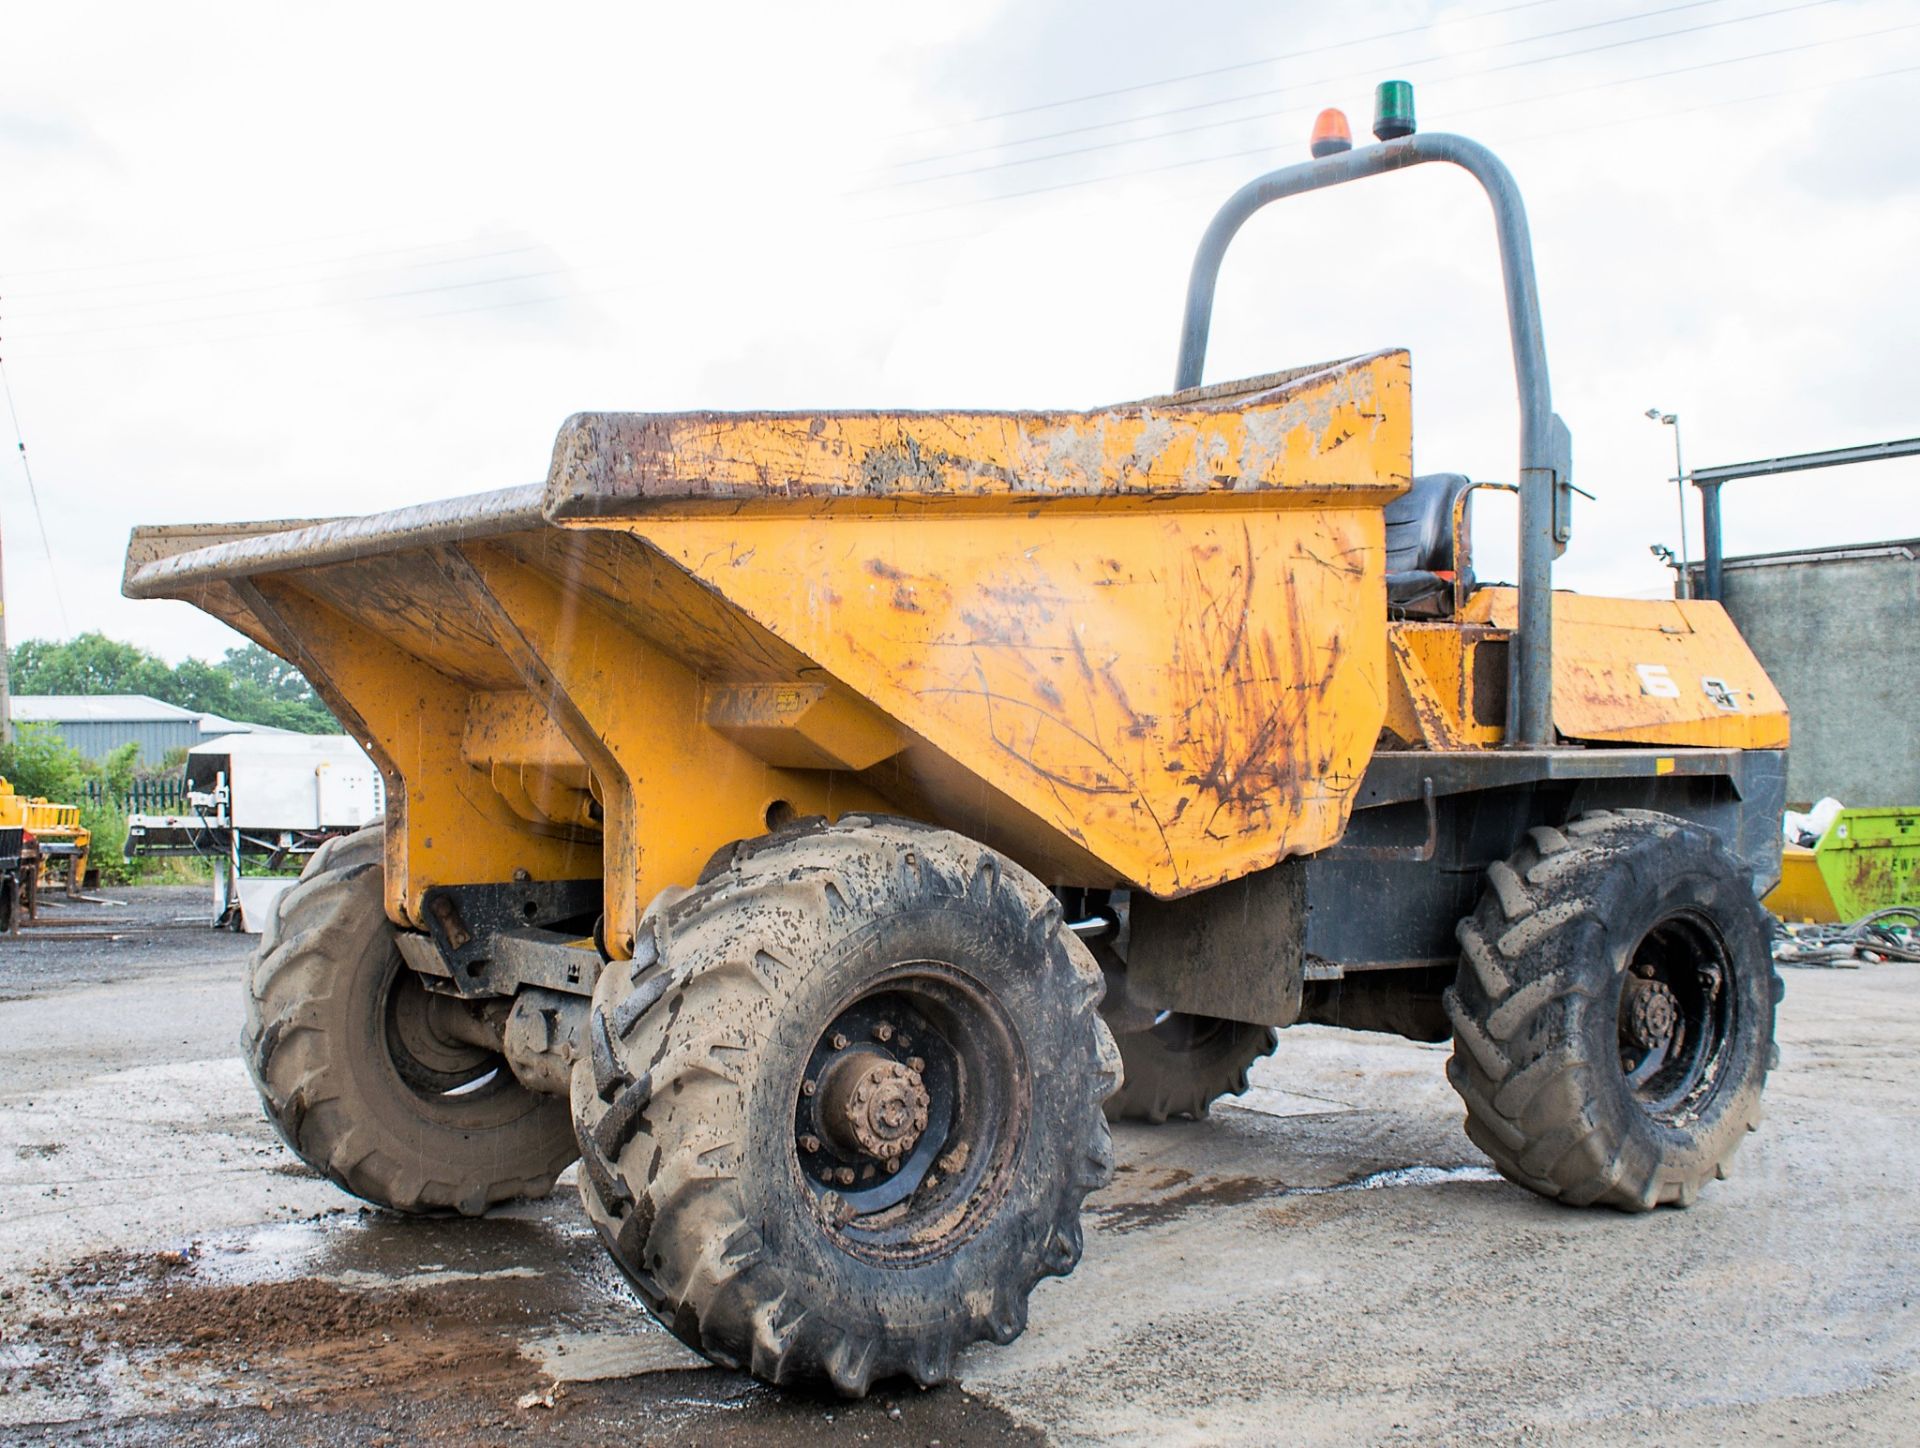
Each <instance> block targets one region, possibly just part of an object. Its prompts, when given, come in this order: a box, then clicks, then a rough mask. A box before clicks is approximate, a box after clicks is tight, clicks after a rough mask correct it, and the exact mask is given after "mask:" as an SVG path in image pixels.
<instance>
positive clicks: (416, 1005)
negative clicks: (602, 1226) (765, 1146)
mask: <svg viewBox="0 0 1920 1448" xmlns="http://www.w3.org/2000/svg"><path fill="white" fill-rule="evenodd" d="M240 1050H241V1054H242V1056H243V1057H244V1058H245V1060H246V1063H247V1069H248V1071H250V1072H251V1073H252V1075H253V1082H254V1085H255V1086H257V1087H259V1089H260V1100H261V1103H262V1104H263V1105H264V1106H265V1107H266V1113H267V1119H268V1120H269V1121H271V1122H272V1123H273V1126H274V1129H275V1130H276V1131H278V1132H279V1133H280V1137H281V1139H282V1140H283V1141H285V1142H286V1143H287V1145H288V1146H290V1147H291V1148H293V1151H294V1153H295V1154H296V1155H297V1156H299V1158H300V1159H301V1160H302V1161H304V1162H305V1163H306V1164H307V1165H308V1166H310V1167H312V1168H313V1169H314V1170H316V1171H318V1172H320V1173H322V1174H323V1175H325V1176H327V1177H328V1178H330V1179H331V1180H332V1181H334V1182H335V1183H337V1184H338V1185H339V1186H341V1187H344V1188H345V1189H346V1190H347V1191H350V1192H352V1193H353V1194H354V1195H355V1196H357V1197H363V1198H365V1199H366V1200H367V1201H370V1202H375V1203H377V1204H379V1205H380V1206H383V1207H391V1208H393V1209H394V1210H395V1211H401V1212H419V1213H427V1212H448V1211H458V1212H462V1213H465V1214H467V1215H469V1216H472V1215H477V1214H478V1213H480V1212H483V1211H485V1210H486V1209H487V1208H488V1207H490V1206H492V1205H494V1204H495V1203H497V1202H503V1201H507V1200H510V1199H511V1198H514V1197H538V1196H544V1195H546V1194H547V1193H548V1192H550V1191H551V1190H553V1182H554V1178H555V1177H556V1176H558V1175H559V1174H560V1173H561V1172H562V1171H563V1170H565V1169H566V1167H567V1164H568V1163H569V1162H571V1161H572V1160H573V1159H574V1157H575V1155H576V1152H575V1148H574V1142H573V1132H572V1130H571V1127H570V1123H569V1121H568V1115H567V1104H566V1102H565V1100H564V1099H562V1098H561V1097H558V1096H541V1095H538V1094H536V1093H534V1092H532V1091H529V1090H527V1088H526V1087H524V1086H522V1085H521V1084H520V1083H519V1081H517V1080H516V1079H515V1078H514V1076H513V1073H512V1072H511V1071H510V1070H509V1069H508V1068H507V1065H506V1062H505V1061H504V1060H502V1059H501V1058H500V1057H499V1056H497V1055H495V1054H493V1053H491V1052H488V1051H484V1050H482V1049H480V1048H479V1047H476V1046H471V1045H467V1044H464V1043H461V1042H457V1041H448V1040H445V1039H443V1038H442V1037H441V1036H440V1034H439V1033H437V1032H435V1031H434V1030H433V1028H432V1013H431V1011H430V1010H429V1008H428V997H427V992H426V989H425V987H424V986H423V985H422V984H421V983H420V979H419V977H418V976H416V975H415V974H414V973H413V971H411V970H409V969H408V968H407V967H406V965H405V963H404V962H403V961H402V960H401V958H400V952H399V949H398V948H397V947H396V945H395V944H394V930H393V926H392V924H391V923H389V921H388V920H387V916H386V909H385V885H384V875H383V867H382V861H381V830H380V827H379V826H377V825H375V826H371V827H369V828H367V829H364V830H360V831H358V832H357V833H355V834H352V835H347V836H344V837H342V838H340V839H335V840H329V841H328V842H327V843H326V844H324V845H322V846H321V847H320V849H319V850H317V851H316V852H315V853H314V856H313V858H312V859H311V860H310V861H308V863H307V867H306V869H305V870H304V871H303V872H302V873H301V876H300V880H299V883H297V884H296V885H294V886H293V887H292V888H291V889H289V890H288V891H287V892H286V893H285V894H283V895H282V896H281V897H280V899H279V901H278V902H277V903H276V904H275V907H274V911H273V918H272V920H271V921H270V922H269V923H268V925H267V928H266V931H265V932H264V933H263V934H262V936H261V938H260V946H259V949H258V950H256V951H255V952H254V956H253V961H252V965H251V968H250V971H249V978H248V986H247V1021H246V1025H245V1026H244V1027H243V1028H242V1029H241V1032H240Z"/></svg>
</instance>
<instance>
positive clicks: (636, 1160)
mask: <svg viewBox="0 0 1920 1448" xmlns="http://www.w3.org/2000/svg"><path fill="white" fill-rule="evenodd" d="M1100 994H1101V977H1100V973H1099V970H1098V968H1097V967H1096V966H1095V965H1094V963H1093V961H1092V958H1091V957H1090V956H1089V955H1088V954H1087V952H1086V949H1085V947H1084V946H1082V945H1081V944H1080V943H1079V942H1078V941H1077V940H1075V939H1074V938H1073V936H1072V934H1071V932H1069V931H1068V930H1066V929H1065V927H1064V925H1063V924H1062V918H1061V913H1060V907H1059V904H1058V902H1057V901H1056V900H1055V899H1054V898H1053V896H1052V895H1050V894H1049V893H1048V892H1047V891H1046V890H1045V889H1044V888H1043V887H1042V886H1041V885H1040V884H1039V883H1038V882H1037V881H1036V880H1034V879H1033V878H1032V877H1031V876H1029V875H1028V874H1027V873H1026V872H1025V871H1023V870H1021V869H1020V868H1019V867H1017V866H1015V865H1013V864H1012V863H1011V862H1009V861H1006V860H1004V859H1002V858H1001V857H1000V856H999V855H996V854H995V853H994V852H993V851H991V850H988V849H986V848H985V847H984V846H981V845H977V844H974V843H973V842H971V841H969V840H965V839H962V838H961V837H959V836H957V835H953V834H949V833H946V832H944V831H939V830H933V829H928V828H926V827H924V826H920V825H915V824H911V823H908V822H906V821H899V820H868V819H864V818H859V817H852V818H848V819H844V820H842V821H840V822H839V823H838V824H836V825H833V826H830V827H828V826H812V827H808V828H804V829H800V830H796V831H792V832H788V833H783V834H781V835H776V836H771V837H768V838H767V839H764V840H760V841H755V842H753V843H751V844H748V845H743V846H737V847H735V848H734V849H733V850H731V851H729V852H727V853H726V854H724V855H723V856H721V857H720V858H719V859H718V860H716V862H715V864H714V865H713V866H712V867H710V868H709V870H708V873H707V875H706V877H705V878H704V879H703V880H702V882H701V883H700V884H699V885H698V886H697V887H696V888H695V889H693V890H691V891H680V890H675V891H668V892H667V893H666V894H665V895H663V896H662V897H661V898H660V899H658V900H656V901H655V902H654V903H653V905H652V906H651V907H650V908H649V910H648V911H647V915H646V918H645V920H644V921H643V923H642V928H641V932H640V940H639V945H638V947H637V948H636V953H635V958H634V960H633V962H632V963H631V964H630V965H625V966H623V965H614V966H610V967H609V968H608V969H607V970H605V971H603V972H602V973H601V976H600V982H599V985H598V987H597V988H596V990H595V992H594V1003H593V1012H592V1016H591V1018H590V1021H589V1034H588V1041H589V1046H590V1050H589V1054H588V1056H587V1058H586V1059H584V1060H582V1061H581V1062H580V1063H579V1064H578V1065H577V1066H576V1067H575V1069H574V1080H573V1106H574V1121H575V1127H576V1130H577V1131H578V1133H579V1137H580V1145H581V1151H582V1169H581V1195H582V1198H583V1200H584V1201H585V1204H586V1208H587V1211H588V1214H589V1215H590V1216H591V1218H592V1219H593V1221H594V1224H595V1225H596V1226H597V1227H598V1228H599V1230H600V1233H601V1235H602V1237H603V1238H604V1239H605V1241H606V1243H607V1246H608V1248H609V1249H610V1250H611V1252H612V1254H613V1256H614V1259H615V1261H616V1262H618V1263H619V1265H620V1266H621V1268H622V1269H623V1270H624V1271H625V1272H626V1273H627V1275H628V1276H629V1277H630V1278H631V1279H632V1281H633V1282H634V1284H635V1286H636V1287H637V1288H638V1289H639V1291H640V1294H641V1296H642V1297H643V1299H644V1300H645V1301H646V1303H647V1305H648V1306H649V1307H650V1308H651V1309H652V1310H653V1312H654V1313H655V1314H656V1315H657V1316H658V1317H659V1318H660V1319H661V1321H662V1322H664V1323H665V1324H666V1325H667V1326H668V1327H669V1328H671V1329H672V1331H673V1332H674V1333H675V1334H676V1335H678V1336H679V1337H680V1338H681V1339H682V1340H683V1341H684V1342H686V1343H687V1344H688V1345H689V1346H691V1347H694V1348H696V1349H697V1350H699V1351H700V1352H703V1353H705V1354H706V1355H707V1356H708V1357H711V1358H713V1359H714V1360H715V1361H717V1362H720V1363H724V1364H726V1365H727V1366H730V1367H736V1368H743V1369H746V1370H748V1371H751V1372H753V1373H754V1374H756V1375H757V1376H759V1377H762V1378H765V1379H767V1380H768V1381H770V1382H775V1383H805V1382H825V1383H830V1384H831V1385H832V1386H833V1387H835V1388H836V1389H838V1390H839V1391H840V1392H842V1393H846V1394H849V1395H855V1396H857V1395H859V1394H862V1393H864V1392H865V1391H866V1390H867V1387H868V1384H869V1383H870V1382H872V1381H873V1380H875V1379H877V1378H884V1377H888V1376H891V1375H894V1374H898V1373H907V1374H910V1375H911V1376H912V1377H913V1378H915V1379H916V1380H917V1381H919V1382H920V1383H922V1384H929V1385H930V1384H933V1383H937V1382H940V1381H943V1380H944V1379H945V1378H947V1377H948V1376H949V1375H950V1373H951V1371H952V1365H953V1360H954V1356H955V1354H957V1353H958V1352H959V1350H960V1349H961V1348H963V1347H965V1346H966V1345H967V1344H969V1343H971V1342H974V1341H977V1340H979V1339H981V1338H991V1339H993V1340H995V1341H997V1342H1010V1341H1012V1340H1013V1339H1014V1338H1015V1337H1017V1336H1018V1335H1019V1334H1020V1332H1021V1331H1022V1330H1023V1328H1024V1327H1025V1324H1026V1313H1027V1297H1028V1294H1029V1293H1030V1292H1031V1291H1032V1289H1033V1287H1034V1284H1035V1283H1036V1282H1037V1281H1038V1280H1039V1279H1040V1278H1041V1277H1044V1276H1047V1275H1057V1274H1064V1273H1066V1272H1069V1271H1071V1270H1072V1269H1073V1266H1074V1264H1075V1263H1076V1262H1077V1261H1078V1260H1079V1257H1080V1242H1081V1237H1080V1204H1081V1201H1082V1199H1083V1198H1084V1197H1085V1196H1086V1194H1087V1192H1089V1191H1090V1190H1092V1189H1093V1188H1094V1187H1096V1186H1099V1185H1101V1184H1102V1183H1104V1182H1105V1181H1106V1180H1107V1179H1108V1176H1109V1174H1110V1173H1111V1170H1112V1148H1111V1145H1110V1142H1109V1139H1108V1136H1107V1127H1106V1123H1105V1121H1104V1120H1103V1119H1102V1117H1101V1114H1100V1102H1101V1100H1102V1099H1103V1098H1104V1097H1105V1096H1106V1095H1107V1093H1108V1092H1110V1091H1111V1090H1112V1089H1113V1086H1114V1083H1115V1079H1116V1075H1117V1064H1118V1063H1117V1060H1116V1057H1115V1052H1114V1048H1113V1042H1112V1037H1111V1036H1110V1035H1109V1034H1108V1033H1107V1029H1106V1027H1105V1026H1104V1025H1103V1024H1102V1023H1101V1021H1100V1017H1099V1010H1098V1007H1099V1000H1100Z"/></svg>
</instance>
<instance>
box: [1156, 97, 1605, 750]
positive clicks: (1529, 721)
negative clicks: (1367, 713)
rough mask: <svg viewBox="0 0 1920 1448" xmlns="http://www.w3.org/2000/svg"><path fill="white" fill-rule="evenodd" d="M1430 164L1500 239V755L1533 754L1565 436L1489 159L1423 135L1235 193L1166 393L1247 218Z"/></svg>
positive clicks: (1215, 235)
mask: <svg viewBox="0 0 1920 1448" xmlns="http://www.w3.org/2000/svg"><path fill="white" fill-rule="evenodd" d="M1428 161H1447V162H1450V163H1452V164H1453V165H1455V166H1458V167H1460V168H1461V169H1462V170H1464V171H1466V172H1467V173H1468V174H1470V175H1471V176H1472V177H1473V178H1474V179H1475V180H1476V181H1478V182H1479V183H1480V185H1481V188H1482V189H1483V190H1485V192H1486V193H1487V200H1488V201H1489V202H1491V203H1492V205H1493V219H1494V227H1495V230H1496V231H1497V233H1498V235H1499V241H1500V272H1501V276H1502V277H1503V279H1504V280H1505V283H1506V294H1507V329H1508V331H1509V333H1510V334H1511V336H1512V341H1513V374H1514V383H1515V385H1516V387H1517V389H1518V391H1519V396H1520V477H1519V482H1520V626H1519V628H1518V629H1516V630H1515V631H1514V640H1513V643H1514V649H1513V662H1512V665H1511V670H1510V674H1509V679H1508V690H1507V743H1508V744H1509V745H1512V746H1518V747H1538V746H1540V745H1544V744H1550V743H1552V741H1553V560H1554V557H1555V555H1556V554H1557V553H1559V552H1560V551H1562V550H1563V549H1564V548H1565V547H1566V543H1567V539H1568V538H1569V537H1570V536H1571V533H1572V528H1571V525H1570V518H1571V507H1570V504H1571V501H1572V497H1571V495H1572V481H1573V479H1572V472H1573V469H1572V465H1571V461H1572V441H1571V438H1570V437H1569V435H1568V433H1567V429H1566V425H1565V424H1564V423H1562V422H1561V421H1560V419H1559V418H1558V417H1556V416H1555V415H1554V412H1553V399H1552V394H1551V391H1550V389H1549V387H1548V383H1547V348H1546V342H1545V340H1544V338H1543V337H1542V335H1541V330H1540V293H1539V289H1538V287H1537V286H1536V284H1535V282H1534V275H1533V243H1532V240H1531V239H1530V238H1529V236H1528V233H1527V211H1526V206H1525V205H1524V204H1523V203H1522V202H1521V200H1520V189H1519V187H1518V186H1516V185H1515V184H1514V180H1513V174H1512V173H1511V172H1510V171H1508V170H1507V168H1506V166H1505V165H1503V164H1502V163H1501V161H1500V158H1499V157H1497V156H1495V155H1494V154H1493V152H1491V151H1489V150H1488V149H1487V148H1486V147H1485V146H1482V145H1481V144H1480V143H1479V142H1477V141H1469V140H1467V139H1466V138H1465V137H1464V136H1452V135H1447V134H1446V133H1444V132H1432V133H1429V134H1426V135H1412V136H1404V137H1401V138H1400V139H1399V140H1395V141H1387V142H1384V143H1382V144H1380V145H1375V146H1362V147H1360V148H1359V149H1358V150H1353V151H1342V152H1339V153H1337V154H1335V155H1332V156H1327V157H1323V158H1322V159H1320V160H1317V161H1308V162H1304V163H1302V164H1300V165H1298V166H1285V167H1282V168H1281V169H1280V170H1278V171H1269V172H1268V173H1267V174H1266V175H1264V176H1260V177H1256V178H1255V179H1254V180H1252V181H1250V182H1248V183H1247V184H1246V185H1245V186H1242V187H1241V188H1240V189H1239V190H1238V191H1236V192H1234V193H1233V195H1232V196H1230V197H1228V198H1227V202H1226V204H1225V205H1224V206H1222V207H1221V208H1220V210H1219V211H1218V212H1216V213H1215V214H1214V218H1213V221H1212V222H1211V223H1210V224H1209V225H1208V227H1207V231H1206V235H1205V236H1203V237H1202V238H1201V239H1200V250H1199V252H1198V253H1197V254H1196V255H1195V256H1194V259H1193V275H1192V278H1191V280H1190V281H1189V282H1188V283H1187V308H1186V317H1185V320H1184V321H1183V323H1182V325H1181V329H1180V363H1179V367H1178V369H1177V371H1176V372H1175V374H1174V384H1173V385H1174V389H1175V390H1176V391H1185V390H1186V389H1187V388H1189V387H1198V386H1199V385H1200V376H1201V372H1202V370H1203V368H1204V367H1205V365H1206V358H1207V332H1208V329H1209V328H1210V326H1211V325H1212V321H1213V292H1214V283H1215V282H1216V281H1217V280H1218V278H1219V275H1220V263H1221V261H1222V259H1223V258H1224V257H1225V256H1226V252H1227V247H1228V245H1229V244H1230V243H1231V242H1232V241H1233V238H1234V236H1235V234H1236V233H1237V232H1238V231H1239V230H1240V228H1241V227H1242V226H1243V225H1244V224H1245V223H1246V221H1247V218H1249V217H1250V216H1252V215H1253V213H1254V212H1256V211H1258V210H1260V208H1261V207H1263V206H1267V205H1269V204H1271V203H1272V202H1275V201H1280V200H1284V199H1285V198H1286V197H1289V196H1298V195H1300V194H1302V193H1303V192H1307V191H1319V190H1322V189H1324V188H1326V187H1328V186H1339V185H1342V184H1344V183H1345V182H1348V181H1358V180H1359V179H1360V178H1361V177H1363V176H1378V175H1381V174H1382V173H1384V172H1388V171H1399V170H1404V169H1405V168H1406V167H1408V166H1419V165H1422V164H1424V163H1425V162H1428Z"/></svg>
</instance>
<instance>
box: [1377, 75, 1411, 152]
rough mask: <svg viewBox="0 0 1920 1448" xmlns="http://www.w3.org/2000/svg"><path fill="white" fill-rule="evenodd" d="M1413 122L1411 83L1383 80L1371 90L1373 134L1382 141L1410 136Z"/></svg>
mask: <svg viewBox="0 0 1920 1448" xmlns="http://www.w3.org/2000/svg"><path fill="white" fill-rule="evenodd" d="M1416 129H1417V127H1416V126H1415V125H1414V122H1413V83H1412V82H1411V81H1404V80H1383V81H1381V82H1380V84H1379V85H1378V86H1376V87H1375V88H1374V92H1373V134H1374V135H1375V136H1377V137H1379V139H1381V140H1383V141H1397V140H1399V139H1400V137H1402V136H1411V135H1412V134H1413V133H1414V131H1415V130H1416Z"/></svg>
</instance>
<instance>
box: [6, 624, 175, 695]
mask: <svg viewBox="0 0 1920 1448" xmlns="http://www.w3.org/2000/svg"><path fill="white" fill-rule="evenodd" d="M11 657H12V661H13V691H14V693H16V694H151V695H153V697H154V698H156V699H158V698H163V697H165V696H164V695H163V694H162V693H161V692H160V691H161V690H163V689H165V688H167V686H168V678H169V675H170V673H171V671H170V670H169V669H168V668H167V666H166V664H164V663H163V662H161V661H160V660H159V659H156V658H155V657H154V656H153V655H152V654H150V653H148V652H147V651H146V650H144V649H140V648H136V647H134V645H132V644H123V643H120V642H118V641H116V640H114V639H110V638H108V637H107V636H106V635H105V634H101V633H83V634H80V635H79V636H78V637H76V638H71V639H68V640H66V641H65V642H64V643H54V642H51V641H49V640H46V639H28V640H27V641H26V642H25V643H23V644H20V645H19V646H17V647H16V648H15V649H14V650H13V653H12V656H11ZM169 702H171V701H169Z"/></svg>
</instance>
